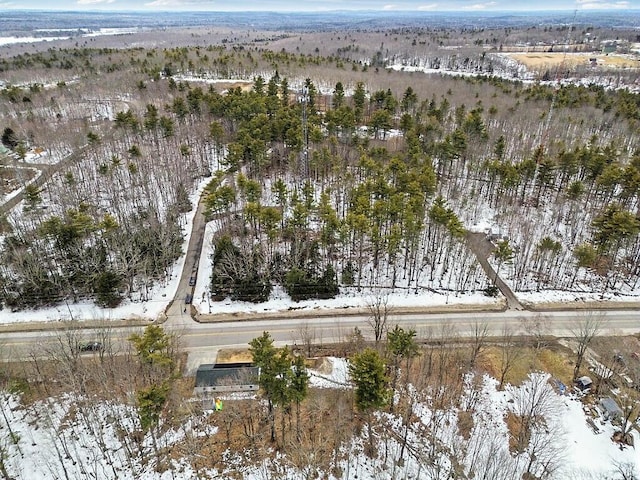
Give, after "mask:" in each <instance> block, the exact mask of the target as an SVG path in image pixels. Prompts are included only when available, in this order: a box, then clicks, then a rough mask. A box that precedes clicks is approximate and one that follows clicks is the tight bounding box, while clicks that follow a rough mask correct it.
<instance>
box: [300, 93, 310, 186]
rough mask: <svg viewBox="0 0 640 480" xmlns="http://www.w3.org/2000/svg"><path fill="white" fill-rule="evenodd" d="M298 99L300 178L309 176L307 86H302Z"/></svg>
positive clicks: (305, 178) (304, 178)
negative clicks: (300, 138)
mask: <svg viewBox="0 0 640 480" xmlns="http://www.w3.org/2000/svg"><path fill="white" fill-rule="evenodd" d="M298 101H299V102H300V103H301V104H302V142H303V146H302V155H301V158H300V176H301V177H302V178H301V180H307V179H308V178H309V125H308V122H307V104H308V103H309V87H308V86H306V85H305V86H303V87H302V91H301V93H300V96H299V97H298Z"/></svg>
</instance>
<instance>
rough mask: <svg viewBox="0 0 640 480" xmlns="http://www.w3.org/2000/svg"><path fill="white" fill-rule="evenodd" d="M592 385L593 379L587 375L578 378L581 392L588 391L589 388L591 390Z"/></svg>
mask: <svg viewBox="0 0 640 480" xmlns="http://www.w3.org/2000/svg"><path fill="white" fill-rule="evenodd" d="M591 385H593V381H592V380H591V379H590V378H589V377H587V376H586V375H585V376H584V377H580V378H578V379H577V380H576V387H577V388H578V390H580V391H581V392H586V391H587V390H589V389H590V388H591Z"/></svg>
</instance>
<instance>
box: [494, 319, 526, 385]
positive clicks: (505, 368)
mask: <svg viewBox="0 0 640 480" xmlns="http://www.w3.org/2000/svg"><path fill="white" fill-rule="evenodd" d="M500 353H501V355H500V384H499V386H498V388H500V389H501V388H502V387H503V386H504V382H505V380H506V378H507V375H508V374H509V372H510V371H511V370H512V369H513V367H514V365H515V364H516V363H517V362H518V360H519V359H520V357H521V356H522V349H521V348H520V347H519V346H518V345H516V344H515V342H514V335H513V330H511V328H510V327H509V325H507V324H506V323H505V324H504V325H503V326H502V348H501V350H500Z"/></svg>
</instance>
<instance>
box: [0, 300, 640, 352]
mask: <svg viewBox="0 0 640 480" xmlns="http://www.w3.org/2000/svg"><path fill="white" fill-rule="evenodd" d="M536 315H539V314H536V313H533V312H527V311H525V312H513V311H506V312H482V313H480V312H478V313H447V314H442V313H438V314H424V313H423V314H404V315H395V316H392V317H391V318H390V319H389V324H390V325H395V324H398V325H400V326H401V327H404V328H415V329H416V331H417V332H418V337H419V338H420V339H425V338H438V337H442V336H443V333H444V335H445V336H449V335H450V334H451V330H450V327H452V328H454V330H455V332H456V333H457V334H458V335H460V336H463V337H464V336H470V335H471V334H472V331H473V326H474V324H475V322H476V321H480V322H487V323H489V325H490V333H491V334H493V335H500V334H501V330H502V328H503V326H504V325H505V324H507V325H508V326H510V328H511V329H512V330H513V331H514V332H516V333H518V332H520V333H524V329H523V328H522V319H523V318H526V317H534V316H536ZM584 315H585V312H576V311H569V312H550V313H547V314H545V317H547V318H548V325H549V332H548V333H549V334H550V335H556V336H570V335H571V333H570V331H571V327H572V325H573V324H575V322H576V321H578V320H579V319H581V318H583V317H584ZM596 315H602V317H603V319H604V328H603V333H606V334H611V335H627V334H631V333H636V332H640V314H639V313H638V312H637V311H629V310H625V311H605V312H597V313H596ZM367 318H368V317H367V316H366V315H362V316H349V317H344V316H340V315H339V314H337V315H336V316H333V317H322V318H304V319H299V318H298V319H297V318H288V319H286V320H283V319H269V320H248V321H241V322H239V321H232V322H220V323H203V324H199V323H195V322H191V323H189V324H186V325H184V324H182V325H181V324H179V323H178V322H170V323H168V324H166V325H165V328H166V329H167V330H169V331H172V332H175V333H176V334H178V335H179V336H180V338H181V342H182V345H183V346H184V348H185V349H186V350H187V351H188V352H189V353H190V355H196V356H197V355H199V354H203V353H204V354H205V356H208V358H210V359H211V360H210V361H213V359H214V358H215V355H214V352H215V351H217V350H218V349H220V348H223V347H224V348H233V347H243V348H244V347H247V344H248V342H249V341H250V340H251V339H253V338H255V337H257V336H259V335H261V334H262V332H263V331H265V330H266V331H269V332H270V333H271V336H272V337H273V339H274V340H275V342H276V344H277V345H285V344H288V345H293V344H295V343H297V344H301V343H302V337H303V335H302V331H303V330H306V331H307V332H308V333H309V334H311V336H312V337H313V338H314V342H313V343H316V344H323V343H332V342H337V341H342V340H344V339H345V338H346V337H347V336H348V335H349V333H350V332H352V331H353V328H354V327H356V326H357V327H358V328H360V330H361V331H362V332H363V334H364V335H365V337H366V338H369V339H371V337H372V332H371V328H370V327H369V325H368V323H367ZM141 328H142V327H134V328H125V327H123V328H115V329H112V330H111V331H110V335H111V336H112V340H113V344H114V346H115V348H116V349H124V348H125V344H126V343H127V340H126V339H127V338H128V337H129V335H131V333H132V332H133V331H135V330H136V329H137V330H140V329H141ZM56 335H60V333H59V332H51V331H44V332H10V333H5V334H3V336H2V339H1V340H0V357H2V358H5V359H8V358H12V359H16V358H28V357H29V355H30V354H32V353H36V354H37V353H38V352H45V351H46V346H47V345H52V344H53V343H55V340H56ZM78 335H79V336H81V337H82V338H85V339H92V340H93V339H95V336H96V332H95V331H93V332H92V331H87V330H80V331H78Z"/></svg>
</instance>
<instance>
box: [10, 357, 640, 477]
mask: <svg viewBox="0 0 640 480" xmlns="http://www.w3.org/2000/svg"><path fill="white" fill-rule="evenodd" d="M328 365H330V366H332V368H331V369H330V370H329V369H328V368H326V367H327V366H328ZM311 374H312V378H311V383H312V385H313V386H315V387H316V388H336V387H337V388H344V386H345V385H344V384H345V383H346V382H348V374H347V362H346V361H345V360H344V359H340V358H327V359H326V362H325V366H324V368H322V372H316V371H312V372H311ZM548 380H549V379H548V375H546V374H542V373H534V374H531V375H530V376H529V378H528V379H527V380H526V381H525V382H524V383H523V384H522V385H520V386H511V385H507V387H506V388H505V389H504V390H502V391H500V390H497V381H496V380H495V379H493V378H490V377H484V378H481V379H477V380H476V379H474V378H473V377H472V376H471V375H470V376H469V377H468V378H467V388H466V390H465V393H464V394H463V397H462V401H461V410H460V411H458V410H456V409H448V410H437V409H435V408H433V407H432V406H431V405H430V400H429V397H428V396H425V395H424V394H420V393H419V392H414V394H415V402H414V405H413V412H414V418H415V419H416V420H415V421H414V423H412V425H411V426H410V429H409V433H408V435H407V438H408V448H407V449H405V450H404V454H403V458H404V462H403V464H402V465H400V464H398V463H396V462H395V459H397V458H398V455H399V454H400V448H401V445H400V443H399V442H398V441H397V440H396V439H397V438H401V437H400V436H397V437H396V436H388V435H384V437H383V436H382V434H381V432H382V431H383V430H384V429H390V430H391V431H396V433H402V429H403V425H402V421H401V418H400V417H397V416H394V415H392V414H389V413H380V414H379V415H378V422H379V423H380V425H379V426H377V427H376V428H375V429H374V434H375V435H376V440H377V444H378V445H379V450H378V456H377V458H373V459H372V458H369V457H367V456H366V455H364V453H363V452H362V449H363V445H364V444H365V443H366V442H367V438H366V432H365V431H363V432H362V433H361V434H360V435H356V436H355V437H354V438H352V439H350V440H348V441H347V443H345V444H344V445H343V447H342V449H343V452H342V453H343V454H344V458H345V459H346V460H341V461H340V464H339V467H340V468H341V471H342V474H341V475H340V476H339V477H336V476H335V475H334V474H332V473H330V472H323V473H324V475H325V478H330V479H332V480H333V479H335V480H337V479H338V478H341V479H346V478H352V479H355V478H358V479H361V480H369V479H385V480H386V479H389V480H390V479H393V478H417V479H432V478H453V477H450V476H449V475H450V474H451V473H452V472H453V465H454V463H458V462H459V468H462V469H463V470H464V472H465V474H466V475H468V477H465V478H471V479H480V478H491V479H516V478H522V474H523V473H524V472H525V471H527V470H529V471H531V472H532V473H534V474H538V475H540V474H542V473H543V471H544V470H545V469H546V476H545V478H549V479H558V480H565V479H570V480H591V479H605V478H607V479H609V478H622V477H620V476H619V474H620V473H619V472H620V471H622V470H621V469H625V471H627V472H628V473H633V475H635V476H636V478H637V476H638V475H640V456H639V454H638V452H637V451H636V450H634V449H633V448H632V447H625V448H620V446H619V445H617V444H615V443H614V442H613V441H612V440H611V436H612V434H613V432H614V431H615V429H616V427H615V426H614V425H612V424H611V422H609V421H605V420H604V419H602V418H601V417H599V418H596V419H594V424H595V425H596V427H597V430H598V431H599V433H595V432H594V430H595V429H593V428H591V427H589V426H588V425H587V422H586V420H587V417H586V416H585V413H584V411H583V407H582V403H581V401H580V400H579V399H577V398H575V397H573V396H563V395H560V394H558V393H556V392H555V391H554V390H553V389H552V387H551V384H550V383H549V381H548ZM233 398H234V397H233V395H231V394H230V395H229V396H228V397H224V398H223V399H224V400H225V402H232V401H233ZM532 399H536V400H535V406H534V407H532V405H533V402H534V400H532ZM529 408H535V409H536V412H539V414H540V415H539V416H538V418H537V419H536V425H535V426H534V427H533V430H532V435H531V441H530V444H529V446H528V448H527V449H524V451H523V452H521V453H518V454H516V453H513V452H512V451H510V450H509V430H508V428H507V424H506V422H505V419H506V417H507V414H508V413H509V412H511V413H515V414H517V413H518V412H519V411H522V409H529ZM0 409H1V411H2V412H3V415H2V416H0V451H1V452H2V455H3V457H2V458H3V465H4V468H5V469H6V471H7V473H8V475H10V477H11V478H14V479H16V480H51V479H54V480H55V479H66V480H74V479H78V480H80V479H83V480H84V479H87V478H96V479H101V480H110V479H116V478H117V479H119V480H128V479H136V480H151V479H157V480H165V479H166V480H168V479H172V480H187V479H192V478H218V479H227V478H244V479H247V480H262V479H265V478H283V479H298V478H304V476H303V474H304V472H301V471H300V470H298V469H296V468H295V467H293V466H292V465H291V463H290V462H287V459H286V454H285V455H277V456H275V458H269V459H266V460H264V461H263V463H262V464H261V465H259V466H257V467H256V466H255V465H253V466H251V465H246V464H242V463H241V461H239V460H238V459H237V458H236V457H234V455H233V454H231V453H229V454H228V455H226V457H225V458H226V460H225V461H224V462H223V463H224V464H225V467H224V470H223V471H214V470H207V471H206V472H203V471H200V472H199V474H198V475H196V473H195V472H194V470H193V469H192V467H191V466H190V465H189V464H188V463H187V459H186V458H185V457H180V458H173V459H171V460H170V466H169V469H168V470H166V471H164V472H162V473H159V472H157V471H156V470H155V468H154V467H155V455H154V446H153V443H152V441H151V438H150V436H149V435H148V434H147V435H143V436H142V438H140V440H139V442H137V443H136V442H132V441H131V438H127V436H131V435H132V434H133V433H134V432H137V431H139V429H140V424H139V419H138V417H137V413H136V409H135V407H134V406H132V405H125V404H116V403H112V402H105V401H100V400H97V399H91V398H82V399H79V398H73V397H70V396H62V397H59V398H49V399H45V400H43V401H40V402H38V403H36V404H34V405H30V406H27V407H25V406H24V405H22V404H21V403H20V399H19V398H18V397H16V396H13V395H9V394H7V393H6V392H3V393H2V394H1V396H0ZM467 409H468V411H470V412H472V416H473V428H472V429H471V431H470V432H469V433H468V434H466V435H462V433H461V432H460V430H459V426H458V419H459V414H460V413H461V412H462V411H464V410H467ZM219 414H220V413H217V412H211V411H205V412H204V415H200V414H196V415H193V416H192V418H191V419H190V420H189V421H187V422H185V423H184V425H182V426H181V427H180V428H179V429H167V430H163V433H162V434H158V435H157V438H156V447H158V448H163V447H168V448H170V447H178V446H179V445H181V444H184V443H186V442H189V441H192V440H194V439H196V438H201V437H203V436H207V437H213V438H215V436H216V435H221V433H218V432H217V430H216V429H215V428H212V427H211V426H210V425H208V424H207V422H206V417H207V416H208V415H219ZM383 425H384V427H383ZM633 436H634V439H635V442H636V444H637V442H638V440H639V439H640V437H639V436H638V434H637V432H635V431H633ZM385 445H386V447H385ZM436 446H437V448H435V447H436ZM423 455H431V456H432V458H435V459H436V461H435V462H433V463H428V462H425V461H424V458H423ZM143 459H144V460H143ZM487 474H488V475H489V476H486V475H487ZM203 475H206V476H203ZM238 475H240V476H239V477H238ZM483 475H484V476H483ZM624 478H632V477H624Z"/></svg>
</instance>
